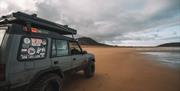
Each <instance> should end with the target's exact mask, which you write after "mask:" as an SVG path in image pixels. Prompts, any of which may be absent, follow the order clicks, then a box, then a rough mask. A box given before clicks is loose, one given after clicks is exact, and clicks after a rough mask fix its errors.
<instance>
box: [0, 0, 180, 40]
mask: <svg viewBox="0 0 180 91" xmlns="http://www.w3.org/2000/svg"><path fill="white" fill-rule="evenodd" d="M179 3H180V0H133V1H132V0H131V1H130V0H106V1H105V0H78V1H76V0H53V1H52V0H28V1H27V0H16V2H14V0H1V1H0V11H1V12H2V13H1V14H5V13H8V12H12V11H17V10H20V11H25V12H28V13H37V14H38V16H40V17H42V18H45V19H48V20H51V21H55V22H58V23H61V24H67V25H69V26H71V27H74V28H76V29H77V30H78V33H79V35H83V36H90V37H92V38H94V39H96V40H98V41H99V42H107V41H111V42H112V43H116V44H117V43H123V41H141V40H146V41H150V40H151V39H156V40H157V41H160V40H158V39H163V38H164V39H167V38H169V37H162V36H157V35H156V30H160V31H161V32H160V33H162V34H163V32H167V30H166V31H165V29H170V28H171V27H178V26H180V6H179ZM179 30H180V29H179V28H176V29H175V30H173V31H176V32H177V31H179ZM168 31H171V30H168ZM137 35H141V36H138V37H137ZM177 36H178V37H179V36H180V34H179V33H178V35H177ZM172 37H173V36H172ZM175 40H176V39H175ZM161 41H162V40H161ZM133 43H134V42H133Z"/></svg>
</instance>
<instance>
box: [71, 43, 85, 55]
mask: <svg viewBox="0 0 180 91" xmlns="http://www.w3.org/2000/svg"><path fill="white" fill-rule="evenodd" d="M69 47H70V51H71V54H72V55H76V54H81V53H82V52H81V48H80V47H79V45H78V43H77V42H69Z"/></svg>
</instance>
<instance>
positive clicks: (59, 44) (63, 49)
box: [51, 40, 69, 57]
mask: <svg viewBox="0 0 180 91" xmlns="http://www.w3.org/2000/svg"><path fill="white" fill-rule="evenodd" d="M51 55H52V57H56V56H66V55H69V50H68V42H67V41H66V40H53V41H52V54H51Z"/></svg>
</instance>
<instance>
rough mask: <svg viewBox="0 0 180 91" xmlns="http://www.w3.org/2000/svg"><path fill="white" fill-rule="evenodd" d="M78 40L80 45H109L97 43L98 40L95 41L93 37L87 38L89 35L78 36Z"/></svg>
mask: <svg viewBox="0 0 180 91" xmlns="http://www.w3.org/2000/svg"><path fill="white" fill-rule="evenodd" d="M78 42H79V44H80V45H101V46H109V45H106V44H102V43H99V42H97V41H95V40H94V39H92V38H89V37H80V38H78Z"/></svg>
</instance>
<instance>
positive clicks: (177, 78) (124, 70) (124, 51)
mask: <svg viewBox="0 0 180 91" xmlns="http://www.w3.org/2000/svg"><path fill="white" fill-rule="evenodd" d="M85 49H86V50H87V51H88V52H90V53H94V54H95V56H96V74H95V76H94V77H93V78H91V79H86V78H85V77H84V76H83V73H82V72H79V73H77V74H74V75H72V76H70V77H68V78H67V79H66V80H64V91H180V71H179V70H174V69H171V68H168V67H166V66H165V65H162V64H160V63H159V62H157V61H153V60H152V59H150V58H147V57H145V56H144V55H143V54H139V53H137V52H136V51H137V50H135V49H133V48H111V47H107V48H106V47H92V48H91V47H86V48H85Z"/></svg>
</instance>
